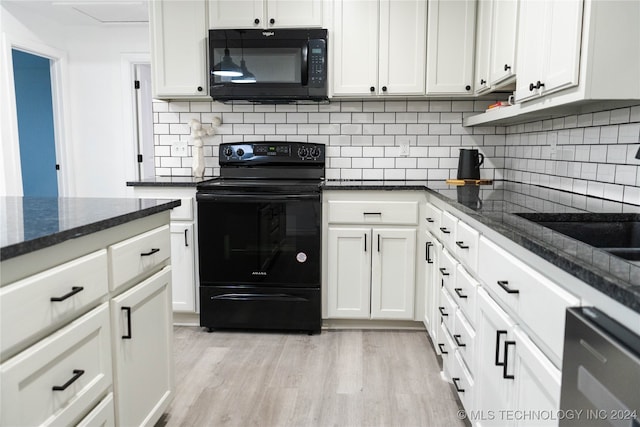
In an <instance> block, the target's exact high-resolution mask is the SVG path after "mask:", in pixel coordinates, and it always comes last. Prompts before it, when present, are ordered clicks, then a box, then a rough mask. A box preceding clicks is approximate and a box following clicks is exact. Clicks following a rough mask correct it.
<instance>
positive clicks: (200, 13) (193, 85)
mask: <svg viewBox="0 0 640 427" xmlns="http://www.w3.org/2000/svg"><path fill="white" fill-rule="evenodd" d="M149 12H150V13H149V15H150V20H149V21H150V22H149V24H150V25H149V27H150V31H151V37H150V40H151V72H152V86H153V97H154V98H159V99H162V98H169V99H171V98H208V93H209V90H208V83H207V74H208V73H207V12H206V3H205V2H204V1H203V0H199V1H198V0H179V1H178V0H172V1H150V2H149Z"/></svg>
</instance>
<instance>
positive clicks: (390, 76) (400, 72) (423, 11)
mask: <svg viewBox="0 0 640 427" xmlns="http://www.w3.org/2000/svg"><path fill="white" fill-rule="evenodd" d="M379 42H380V61H379V73H380V74H379V82H378V86H379V87H378V93H379V94H382V95H385V94H388V95H423V94H424V91H425V64H426V44H427V2H425V1H422V0H401V1H398V0H381V1H380V38H379Z"/></svg>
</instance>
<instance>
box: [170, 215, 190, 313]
mask: <svg viewBox="0 0 640 427" xmlns="http://www.w3.org/2000/svg"><path fill="white" fill-rule="evenodd" d="M195 245H196V241H195V233H194V224H193V223H188V222H182V221H181V222H173V223H172V224H171V268H172V269H173V277H172V283H171V285H172V289H173V311H186V312H195V311H196V292H195V291H196V288H195V283H196V266H195V264H196V256H195Z"/></svg>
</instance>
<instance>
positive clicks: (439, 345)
mask: <svg viewBox="0 0 640 427" xmlns="http://www.w3.org/2000/svg"><path fill="white" fill-rule="evenodd" d="M443 347H444V344H438V348H439V349H440V353H442V354H449V352H448V351H445V350H444V348H443Z"/></svg>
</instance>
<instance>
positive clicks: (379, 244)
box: [378, 234, 380, 252]
mask: <svg viewBox="0 0 640 427" xmlns="http://www.w3.org/2000/svg"><path fill="white" fill-rule="evenodd" d="M378 252H380V235H379V234H378Z"/></svg>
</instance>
